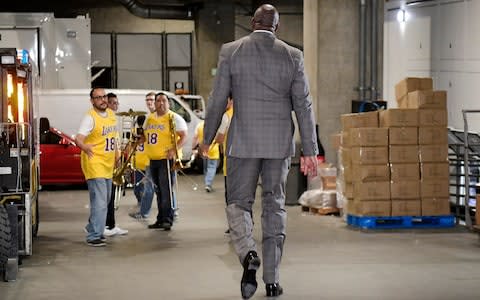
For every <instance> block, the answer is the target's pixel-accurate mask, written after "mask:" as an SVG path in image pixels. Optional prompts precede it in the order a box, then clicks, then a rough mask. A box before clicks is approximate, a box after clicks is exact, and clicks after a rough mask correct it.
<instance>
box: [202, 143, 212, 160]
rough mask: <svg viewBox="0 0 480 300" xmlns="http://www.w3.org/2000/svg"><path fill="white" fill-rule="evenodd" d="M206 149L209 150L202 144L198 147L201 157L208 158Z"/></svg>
mask: <svg viewBox="0 0 480 300" xmlns="http://www.w3.org/2000/svg"><path fill="white" fill-rule="evenodd" d="M208 149H210V145H206V144H202V145H201V146H200V154H201V155H202V156H203V157H208Z"/></svg>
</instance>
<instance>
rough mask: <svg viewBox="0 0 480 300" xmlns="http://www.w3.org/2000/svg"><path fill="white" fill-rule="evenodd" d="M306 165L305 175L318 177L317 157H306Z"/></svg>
mask: <svg viewBox="0 0 480 300" xmlns="http://www.w3.org/2000/svg"><path fill="white" fill-rule="evenodd" d="M304 164H305V165H304V166H305V168H304V170H303V175H305V176H310V177H315V176H317V167H318V160H317V157H316V156H305V157H304Z"/></svg>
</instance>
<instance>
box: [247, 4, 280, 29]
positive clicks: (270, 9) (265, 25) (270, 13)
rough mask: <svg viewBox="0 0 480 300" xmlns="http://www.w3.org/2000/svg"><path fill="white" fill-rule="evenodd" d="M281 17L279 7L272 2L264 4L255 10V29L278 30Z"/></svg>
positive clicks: (253, 25) (253, 23)
mask: <svg viewBox="0 0 480 300" xmlns="http://www.w3.org/2000/svg"><path fill="white" fill-rule="evenodd" d="M279 19H280V17H279V15H278V11H277V9H276V8H275V7H274V6H273V5H270V4H263V5H262V6H260V7H259V8H257V10H256V11H255V14H254V15H253V18H252V29H253V30H268V31H271V32H275V31H277V28H278V20H279Z"/></svg>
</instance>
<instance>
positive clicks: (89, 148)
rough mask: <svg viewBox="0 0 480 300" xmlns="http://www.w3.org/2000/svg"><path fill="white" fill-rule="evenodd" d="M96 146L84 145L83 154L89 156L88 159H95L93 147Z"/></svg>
mask: <svg viewBox="0 0 480 300" xmlns="http://www.w3.org/2000/svg"><path fill="white" fill-rule="evenodd" d="M94 146H95V145H94V144H84V145H83V149H82V150H83V152H85V153H86V154H87V156H88V158H92V157H93V147H94Z"/></svg>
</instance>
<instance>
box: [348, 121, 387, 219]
mask: <svg viewBox="0 0 480 300" xmlns="http://www.w3.org/2000/svg"><path fill="white" fill-rule="evenodd" d="M341 118H342V130H343V131H342V143H341V144H342V146H341V148H340V159H339V161H340V162H341V169H342V170H343V172H342V178H343V182H342V183H343V191H342V192H343V193H344V195H345V196H346V198H347V199H348V201H347V211H348V214H353V215H373V216H385V215H387V216H388V215H390V211H391V203H390V184H389V181H390V172H389V169H388V130H386V129H385V128H379V127H378V112H368V113H359V114H346V115H342V117H341Z"/></svg>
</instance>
